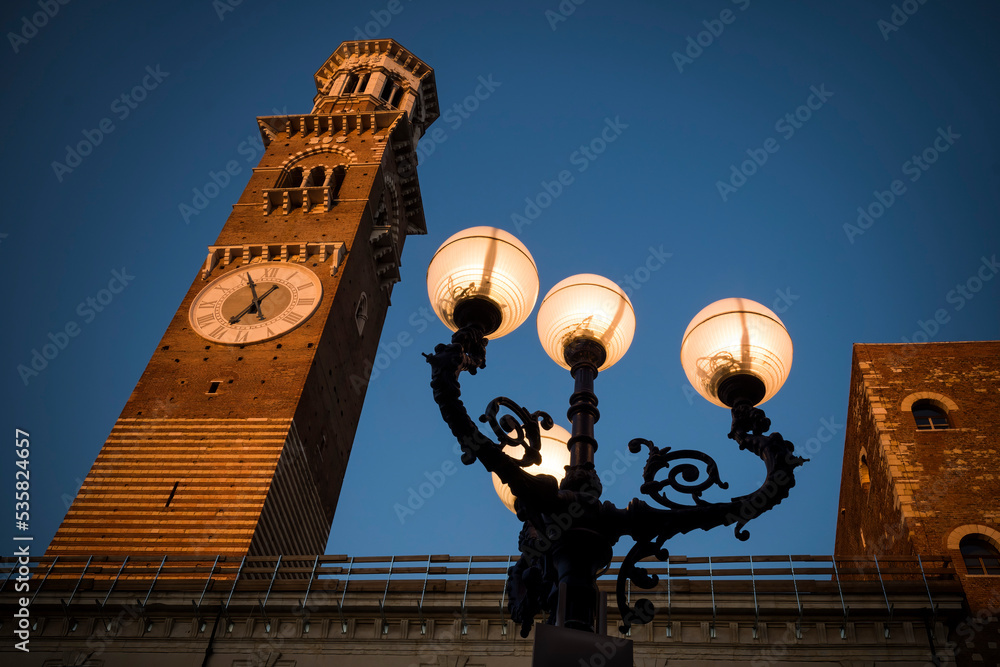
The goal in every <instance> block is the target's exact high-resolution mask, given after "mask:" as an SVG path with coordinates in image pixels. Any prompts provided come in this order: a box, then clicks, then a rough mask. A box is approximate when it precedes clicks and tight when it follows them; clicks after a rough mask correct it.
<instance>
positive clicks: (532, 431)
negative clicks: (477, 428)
mask: <svg viewBox="0 0 1000 667" xmlns="http://www.w3.org/2000/svg"><path fill="white" fill-rule="evenodd" d="M502 408H507V409H508V410H510V411H511V413H513V414H505V415H500V418H499V419H497V415H498V414H499V413H500V410H501V409H502ZM479 421H481V422H482V423H484V424H486V423H489V425H490V428H491V429H493V433H494V434H495V435H496V436H497V439H498V440H499V441H500V445H501V446H504V447H523V448H524V454H523V455H522V456H521V458H520V459H519V460H518V459H515V461H516V462H517V464H518V465H519V466H521V467H522V468H526V467H528V466H530V465H534V464H536V463H540V462H541V460H542V454H541V448H542V440H541V433H540V431H539V430H538V427H539V425H541V427H542V428H544V429H545V430H546V431H547V430H549V429H550V428H552V425H553V421H552V417H550V416H549V415H548V413H546V412H542V411H541V410H539V411H537V412H528V411H527V410H526V409H525V408H523V407H521V406H520V405H518V404H517V403H515V402H514V401H512V400H510V399H509V398H507V397H506V396H499V397H497V398H494V399H493V400H492V401H490V402H489V405H487V406H486V413H485V414H483V415H482V416H481V417H480V418H479Z"/></svg>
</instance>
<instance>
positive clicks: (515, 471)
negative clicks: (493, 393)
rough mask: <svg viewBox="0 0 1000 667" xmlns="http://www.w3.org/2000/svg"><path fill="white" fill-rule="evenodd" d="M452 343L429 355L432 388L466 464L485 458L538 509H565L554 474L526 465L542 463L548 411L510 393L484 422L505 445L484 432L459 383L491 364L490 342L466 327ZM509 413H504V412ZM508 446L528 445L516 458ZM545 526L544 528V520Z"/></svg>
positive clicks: (490, 407) (486, 464)
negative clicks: (522, 403) (527, 405)
mask: <svg viewBox="0 0 1000 667" xmlns="http://www.w3.org/2000/svg"><path fill="white" fill-rule="evenodd" d="M451 340H452V342H451V343H450V344H441V345H438V346H436V347H435V348H434V353H433V354H424V358H425V359H426V360H427V363H429V364H430V365H431V389H432V390H433V392H434V402H435V403H437V405H438V408H439V409H440V410H441V417H442V418H443V419H444V421H445V423H447V424H448V427H449V428H450V429H451V432H452V435H454V436H455V438H456V439H457V440H458V443H459V446H460V447H461V449H462V463H464V464H465V465H472V464H473V463H474V462H475V461H476V460H479V462H480V463H482V464H483V467H485V468H486V469H487V470H489V471H490V472H493V473H496V474H497V476H499V477H500V479H502V480H503V481H504V482H505V483H506V484H507V485H508V486H510V489H511V492H512V493H513V494H514V495H515V496H516V497H517V498H518V499H523V500H524V501H525V502H526V504H528V505H530V506H531V507H532V508H533V509H534V510H535V511H536V512H541V513H548V512H555V511H559V510H560V509H561V508H563V507H564V506H565V505H566V504H568V502H570V500H569V499H568V498H567V497H566V494H560V493H559V490H558V483H557V482H556V479H555V478H554V477H551V476H549V475H538V476H534V475H531V474H528V473H527V472H525V471H524V468H526V467H528V466H530V465H534V464H536V463H539V462H540V461H541V460H542V456H541V446H542V445H541V432H540V430H539V427H541V428H544V429H546V430H548V429H550V428H552V425H553V421H552V417H550V416H549V415H548V414H547V413H545V412H542V411H537V412H529V411H528V410H527V409H526V408H524V407H522V406H520V405H518V404H517V403H515V402H514V401H512V400H511V399H509V398H506V397H504V396H501V397H498V398H495V399H493V400H492V401H490V403H489V404H488V405H487V407H486V411H485V414H483V415H482V416H481V417H480V418H479V421H480V422H483V423H488V424H489V425H490V428H491V429H492V431H493V433H494V434H495V435H496V437H497V439H498V440H499V443H497V442H494V441H493V440H492V439H490V438H489V437H487V436H486V435H484V434H483V433H482V431H480V430H479V428H478V427H477V426H476V423H475V422H474V421H473V420H472V418H471V417H470V416H469V413H468V410H467V409H466V407H465V404H464V403H463V402H462V398H461V397H462V387H461V383H460V382H459V378H460V376H461V373H462V371H468V372H469V373H470V374H472V375H474V374H475V373H476V371H477V370H478V369H480V368H485V367H486V344H487V340H486V338H485V337H483V335H482V331H481V330H480V329H478V328H477V327H475V326H474V325H470V326H466V327H463V328H461V329H459V330H458V331H456V332H455V333H454V334H453V335H452V339H451ZM502 411H504V412H502ZM505 447H520V448H522V449H523V454H522V455H521V458H519V459H518V458H514V457H512V456H509V455H507V454H506V453H505V452H504V448H505ZM539 526H540V527H541V529H544V526H542V524H541V523H539Z"/></svg>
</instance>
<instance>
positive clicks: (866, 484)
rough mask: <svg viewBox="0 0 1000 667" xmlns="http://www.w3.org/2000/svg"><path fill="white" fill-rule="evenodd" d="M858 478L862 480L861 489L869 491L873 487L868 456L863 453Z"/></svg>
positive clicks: (859, 463)
mask: <svg viewBox="0 0 1000 667" xmlns="http://www.w3.org/2000/svg"><path fill="white" fill-rule="evenodd" d="M858 476H859V477H860V478H861V488H862V489H863V490H865V491H867V490H868V489H869V488H870V487H871V485H872V480H871V475H870V474H869V473H868V456H867V454H866V453H865V452H864V451H862V452H861V460H860V461H859V462H858Z"/></svg>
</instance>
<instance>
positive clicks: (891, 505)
mask: <svg viewBox="0 0 1000 667" xmlns="http://www.w3.org/2000/svg"><path fill="white" fill-rule="evenodd" d="M998 430H1000V341H992V342H967V343H925V344H913V343H910V344H893V345H862V344H858V345H855V346H854V358H853V363H852V366H851V391H850V402H849V406H848V414H847V434H846V438H845V443H844V468H843V476H842V479H841V487H840V516H839V520H838V522H837V538H836V547H835V551H836V553H837V554H840V555H851V554H872V555H876V556H883V555H885V556H891V555H909V554H923V555H933V554H947V555H949V556H951V558H952V562H953V563H954V566H955V569H956V571H957V574H958V576H959V578H960V580H961V582H962V585H963V587H964V589H965V593H966V598H967V600H968V605H969V614H970V616H969V618H968V619H966V621H964V622H963V623H960V624H959V625H958V626H957V628H956V635H957V637H956V643H957V644H958V646H959V648H960V653H959V655H960V656H962V655H963V654H962V653H961V649H962V648H964V649H965V653H964V657H960V659H959V664H973V662H974V663H977V664H983V663H982V662H981V661H982V660H983V659H985V660H986V664H1000V652H998V651H997V642H998V640H1000V635H998V633H997V625H996V623H995V619H994V621H989V618H990V616H991V615H992V616H994V617H995V616H996V615H998V614H1000V576H998V575H1000V562H998V561H997V560H996V556H997V555H998V551H1000V442H998V437H997V433H998ZM963 642H965V643H966V645H965V646H964V647H962V646H961V644H962V643H963ZM975 655H979V656H980V657H979V659H976V658H975ZM970 660H971V661H972V662H969V661H970ZM991 660H994V661H996V662H991Z"/></svg>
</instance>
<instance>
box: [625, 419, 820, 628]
mask: <svg viewBox="0 0 1000 667" xmlns="http://www.w3.org/2000/svg"><path fill="white" fill-rule="evenodd" d="M732 415H733V426H732V430H731V431H730V434H729V437H730V438H732V439H733V440H736V442H738V443H739V445H740V449H747V450H750V451H751V452H753V453H754V454H756V455H757V456H759V457H760V458H761V460H762V461H764V464H765V466H766V467H767V476H766V478H765V480H764V483H763V484H762V485H761V486H760V487H759V488H758V489H757V490H756V491H754V492H753V493H750V494H747V495H745V496H738V497H736V498H733V499H732V500H730V501H728V502H717V503H709V502H706V501H704V500H702V498H701V494H702V492H704V491H705V490H707V489H709V488H710V487H712V486H713V485H714V486H718V487H720V488H722V489H726V488H728V484H726V483H725V482H722V481H721V480H720V479H719V473H718V467H717V466H716V464H715V461H713V460H712V458H711V457H709V456H708V455H706V454H703V453H701V452H697V451H693V450H680V451H676V452H672V451H671V450H670V448H669V447H666V448H663V449H661V448H659V447H656V446H655V445H653V443H652V442H650V441H648V440H644V439H642V438H637V439H635V440H632V441H631V442H630V443H629V450H630V451H631V452H632V453H633V454H636V453H638V452H639V451H640V449H641V448H642V446H643V445H645V446H646V447H648V448H649V455H648V458H647V461H646V466H645V468H644V469H643V480H644V483H643V485H642V487H641V491H642V492H643V493H644V494H646V495H648V496H650V497H651V498H652V499H653V500H655V501H656V502H657V503H659V504H660V505H662V506H664V507H666V508H667V509H666V510H661V509H657V508H654V507H651V506H650V505H648V504H647V503H644V502H642V501H641V500H633V501H632V502H631V503H629V506H628V508H627V509H626V510H625V511H624V512H623V513H622V514H623V516H621V517H620V518H621V520H622V522H623V528H622V530H621V533H622V534H623V535H630V536H631V537H632V538H633V539H635V541H636V544H635V546H633V547H632V548H631V549H630V550H629V552H628V555H627V556H626V557H625V560H624V562H623V563H622V566H621V568H620V569H619V572H618V582H617V587H616V591H617V599H618V610H619V612H620V613H621V615H622V625H621V630H622V632H627V631H628V629H629V628H630V627H631V626H632V625H633V624H642V623H648V622H649V620H651V619H652V618H653V615H654V614H655V609H654V608H653V604H652V602H651V601H649V600H646V599H640V600H639V601H637V602H636V604H635V605H631V606H630V605H629V604H628V600H627V597H626V594H625V593H626V586H627V582H628V581H631V582H632V583H633V584H635V585H636V586H637V587H639V588H645V589H649V588H653V587H655V586H656V585H657V584H658V583H659V577H657V575H656V574H653V573H650V572H649V571H648V570H647V569H646V568H644V567H642V566H640V565H639V564H638V563H639V562H640V561H641V560H642V559H644V558H649V557H655V558H656V559H657V560H660V561H664V560H666V559H667V557H668V552H667V550H666V549H664V548H663V545H664V543H665V542H666V541H667V540H668V539H670V538H671V537H673V536H674V535H678V534H682V533H687V532H690V531H692V530H694V529H696V528H697V529H701V530H711V529H712V528H715V527H717V526H729V525H733V524H736V526H735V529H734V531H735V534H736V537H737V539H739V540H746V539H748V538H749V537H750V534H749V532H747V531H746V530H744V527H745V526H746V524H747V523H748V522H749V521H751V520H752V519H754V518H756V517H758V516H760V515H761V514H763V513H764V512H767V511H768V510H770V509H771V508H772V507H774V506H775V505H777V504H779V503H780V502H781V501H782V500H784V499H785V498H787V497H788V491H789V489H791V488H792V487H793V486H795V468H797V467H798V466H800V465H802V464H803V463H804V462H805V461H806V459H802V458H800V457H798V456H796V455H795V454H794V453H793V452H794V449H795V448H794V446H793V445H792V443H790V442H788V441H787V440H785V439H784V438H782V437H781V434H780V433H772V434H771V435H764V432H765V431H766V430H767V429H769V428H770V427H771V421H770V420H769V419H768V418H767V416H766V415H765V414H764V411H763V410H760V409H759V408H754V407H752V406H751V405H749V404H737V405H736V406H735V407H734V408H733V410H732ZM679 459H694V460H697V461H701V462H702V463H704V464H705V466H706V469H705V477H704V478H703V479H700V475H701V473H700V470H699V469H698V468H697V467H696V466H695V465H693V464H689V463H684V464H681V465H675V466H674V467H673V468H672V469H671V471H670V474H668V476H667V478H666V479H665V480H656V479H655V475H656V474H657V473H658V472H660V471H661V470H663V469H666V468H668V467H669V466H670V464H671V463H672V462H674V461H676V460H679ZM678 478H681V479H683V482H681V481H679V480H678ZM668 487H669V488H671V489H673V490H675V491H678V492H680V493H685V494H687V495H690V496H691V497H692V498H693V499H694V502H695V504H694V505H680V504H678V503H675V502H673V501H671V500H670V499H669V498H667V497H666V496H665V495H664V494H663V493H661V491H662V490H663V489H664V488H668Z"/></svg>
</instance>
